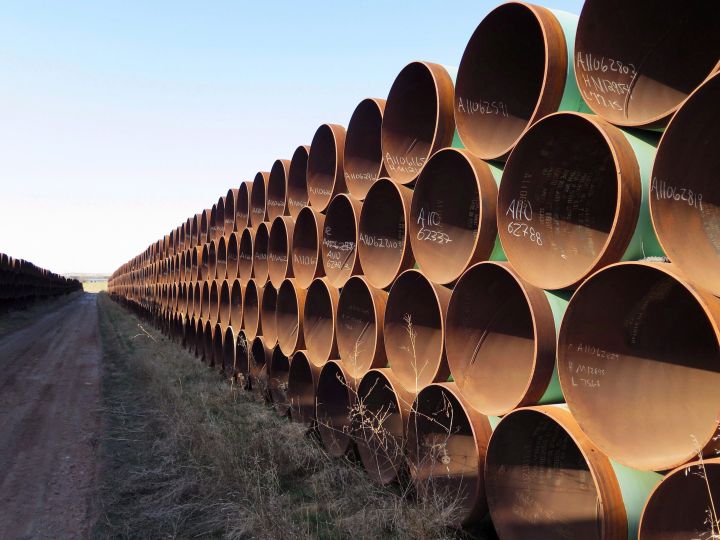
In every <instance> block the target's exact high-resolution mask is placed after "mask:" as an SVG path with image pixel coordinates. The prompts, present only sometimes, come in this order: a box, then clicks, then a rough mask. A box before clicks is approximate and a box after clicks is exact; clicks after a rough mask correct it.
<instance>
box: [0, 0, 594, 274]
mask: <svg viewBox="0 0 720 540" xmlns="http://www.w3.org/2000/svg"><path fill="white" fill-rule="evenodd" d="M497 3H498V2H494V1H492V2H488V1H485V0H474V1H467V0H459V1H456V2H430V1H420V0H415V1H412V2H406V1H393V2H389V1H387V2H383V1H380V0H375V1H355V2H349V1H348V2H330V1H323V2H290V1H286V2H272V1H260V2H258V1H253V2H240V1H234V2H233V1H212V0H207V1H204V2H201V1H194V2H191V1H183V0H172V1H170V0H168V1H161V0H157V1H154V0H150V1H147V0H145V1H139V0H137V1H135V0H124V1H112V2H111V1H102V0H101V1H92V0H87V1H85V2H80V1H72V0H64V1H62V2H56V1H52V0H47V1H45V2H39V1H34V0H17V1H7V0H4V1H2V3H1V4H0V74H1V75H0V77H1V79H0V80H1V81H2V83H1V84H0V251H1V252H5V253H9V254H10V255H12V256H15V257H22V258H25V259H28V260H30V261H32V262H34V263H36V264H38V265H40V266H43V267H45V268H49V269H51V270H54V271H57V272H106V273H109V272H111V271H113V270H114V269H115V268H116V267H117V266H119V265H120V264H121V263H123V262H125V261H126V260H127V259H129V258H131V257H132V256H134V255H136V254H137V253H139V252H140V251H142V250H143V249H144V248H145V247H146V246H147V245H148V244H150V243H151V242H153V241H155V240H156V239H158V238H160V237H161V236H163V235H164V234H166V233H167V232H169V231H170V229H171V228H173V227H175V226H177V225H178V224H179V223H180V222H181V221H184V220H185V219H187V217H188V216H190V215H192V214H195V213H196V212H199V211H200V210H202V209H203V208H207V207H209V206H211V205H212V203H214V202H216V201H217V199H218V197H219V196H220V195H221V194H225V193H226V192H227V189H228V188H229V187H231V186H232V187H237V186H238V185H239V184H240V182H241V181H243V180H252V178H253V177H254V175H255V173H256V172H257V171H259V170H269V169H270V167H271V165H272V163H273V161H274V160H275V159H277V158H290V157H291V155H292V152H293V150H294V149H295V148H296V147H297V146H298V145H299V144H309V143H310V141H311V139H312V135H313V133H314V132H315V129H316V128H317V127H318V126H319V125H320V124H322V123H324V122H332V123H339V124H343V125H347V122H348V120H349V118H350V115H351V114H352V111H353V109H354V108H355V106H356V105H357V103H358V102H359V101H360V100H361V99H363V98H365V97H369V96H372V97H386V95H387V92H388V90H389V89H390V85H391V84H392V81H393V79H394V78H395V75H396V74H397V73H398V72H399V71H400V69H402V67H403V66H404V65H405V64H407V63H408V62H410V61H412V60H429V61H434V62H438V63H441V64H445V65H451V66H457V65H458V64H459V62H460V57H461V56H462V52H463V50H464V48H465V44H466V42H467V40H468V38H469V37H470V35H471V34H472V32H473V30H474V29H475V27H476V26H477V24H478V23H479V22H480V20H481V19H482V18H483V16H484V15H485V14H486V13H487V12H488V11H489V10H490V9H492V8H493V7H494V6H495V5H496V4H497ZM544 5H546V6H547V7H550V8H556V9H563V10H566V11H570V12H573V13H579V12H580V8H581V6H582V1H581V0H547V2H545V3H544Z"/></svg>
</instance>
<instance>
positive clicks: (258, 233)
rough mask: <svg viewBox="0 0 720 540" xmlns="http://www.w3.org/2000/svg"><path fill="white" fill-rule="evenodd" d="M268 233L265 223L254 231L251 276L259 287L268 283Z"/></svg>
mask: <svg viewBox="0 0 720 540" xmlns="http://www.w3.org/2000/svg"><path fill="white" fill-rule="evenodd" d="M269 241H270V232H269V231H268V227H267V223H265V222H262V223H260V225H258V227H257V229H256V230H255V238H254V239H253V275H254V276H255V279H256V280H257V282H258V284H259V285H265V283H267V281H268V277H269V271H270V268H269V266H268V258H267V254H268V243H269Z"/></svg>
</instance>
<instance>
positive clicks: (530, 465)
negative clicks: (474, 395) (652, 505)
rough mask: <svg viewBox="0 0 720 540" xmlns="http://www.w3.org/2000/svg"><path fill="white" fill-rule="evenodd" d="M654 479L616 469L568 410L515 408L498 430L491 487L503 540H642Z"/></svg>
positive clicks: (489, 460) (488, 465)
mask: <svg viewBox="0 0 720 540" xmlns="http://www.w3.org/2000/svg"><path fill="white" fill-rule="evenodd" d="M659 480H660V475H657V474H655V473H641V472H638V471H632V470H630V469H623V470H621V471H619V472H616V469H615V468H614V465H613V464H612V463H611V462H610V460H609V459H608V458H607V456H605V454H603V453H602V452H601V451H600V450H599V449H598V448H597V447H596V446H595V445H594V444H593V443H592V442H591V441H590V439H588V437H587V436H586V435H585V434H584V433H583V431H582V430H581V429H580V426H579V425H578V424H577V422H576V421H575V420H574V418H573V416H572V415H571V414H570V412H569V411H568V410H567V409H566V408H564V407H562V406H554V405H545V406H540V407H529V408H524V409H517V410H515V411H513V412H511V413H510V414H508V415H507V416H505V417H503V419H502V420H501V421H500V423H499V424H497V427H496V428H495V430H494V432H493V434H492V436H491V437H490V443H489V444H488V448H487V457H486V460H485V488H486V491H487V497H488V506H489V507H490V514H491V516H492V521H493V523H494V524H495V529H496V530H497V532H498V536H500V537H501V538H510V539H513V538H518V539H520V538H533V539H538V540H544V539H551V538H552V539H556V538H583V539H584V538H597V539H603V540H626V539H628V538H637V519H638V518H639V510H640V509H641V508H642V503H641V504H640V505H637V502H638V501H642V500H643V498H644V497H647V495H648V493H649V492H650V491H651V490H652V488H653V486H654V485H655V484H656V483H657V482H658V481H659Z"/></svg>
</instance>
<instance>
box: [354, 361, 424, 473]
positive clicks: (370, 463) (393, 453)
mask: <svg viewBox="0 0 720 540" xmlns="http://www.w3.org/2000/svg"><path fill="white" fill-rule="evenodd" d="M397 390H398V389H397V386H396V385H395V384H393V381H392V375H391V374H390V373H388V370H383V371H380V370H372V371H368V372H367V374H365V376H364V377H363V378H362V380H361V381H360V384H359V385H358V397H357V399H358V405H357V406H356V407H355V408H354V409H353V411H352V412H351V416H352V433H353V438H354V440H355V442H356V444H357V448H358V453H359V454H360V460H361V461H362V463H363V466H364V467H365V470H366V471H367V472H368V475H369V476H370V477H371V478H372V479H373V480H374V481H375V482H377V483H379V484H389V483H390V482H392V481H394V480H395V479H396V478H398V477H399V476H400V475H402V474H404V472H405V471H406V460H405V443H406V438H405V435H406V431H405V428H406V425H407V417H408V412H409V409H410V404H411V401H412V396H411V395H410V394H407V393H405V392H403V393H402V394H400V395H399V394H398V393H396V392H397ZM407 398H409V399H407Z"/></svg>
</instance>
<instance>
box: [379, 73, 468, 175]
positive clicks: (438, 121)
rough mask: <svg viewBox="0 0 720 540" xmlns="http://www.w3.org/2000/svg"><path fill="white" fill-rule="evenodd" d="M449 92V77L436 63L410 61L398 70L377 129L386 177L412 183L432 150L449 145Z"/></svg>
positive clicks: (452, 127)
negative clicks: (379, 129)
mask: <svg viewBox="0 0 720 540" xmlns="http://www.w3.org/2000/svg"><path fill="white" fill-rule="evenodd" d="M453 93H454V88H453V78H452V77H451V75H450V74H449V73H448V70H447V69H446V68H445V67H443V66H441V65H439V64H433V63H431V62H411V63H410V64H408V65H407V66H405V67H404V68H403V69H402V70H401V71H400V73H399V74H398V76H397V77H396V78H395V81H394V82H393V84H392V87H391V88H390V93H389V94H388V98H387V104H386V105H385V114H384V116H383V122H382V132H381V141H382V152H383V163H384V165H385V169H386V170H387V172H388V175H389V176H390V178H392V179H393V180H395V181H397V182H399V183H401V184H409V183H411V182H413V181H414V180H415V178H417V175H418V174H419V173H420V169H422V167H423V165H424V164H425V161H427V159H428V158H429V157H430V156H431V155H432V154H433V153H434V152H435V151H437V150H439V149H440V148H444V147H446V146H450V145H451V143H452V142H453V136H454V134H455V120H454V118H453Z"/></svg>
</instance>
